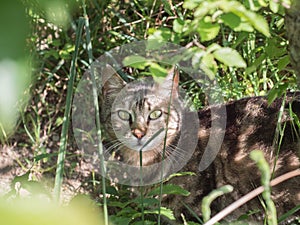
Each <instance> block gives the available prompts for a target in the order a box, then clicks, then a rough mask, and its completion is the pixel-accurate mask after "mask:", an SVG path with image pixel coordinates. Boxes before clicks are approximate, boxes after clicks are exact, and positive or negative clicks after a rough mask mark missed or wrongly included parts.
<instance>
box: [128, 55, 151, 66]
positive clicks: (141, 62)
mask: <svg viewBox="0 0 300 225" xmlns="http://www.w3.org/2000/svg"><path fill="white" fill-rule="evenodd" d="M123 64H124V66H131V67H134V68H138V69H145V67H146V66H147V65H148V64H149V62H148V60H147V59H146V58H145V57H143V56H139V55H130V56H127V57H125V58H124V60H123Z"/></svg>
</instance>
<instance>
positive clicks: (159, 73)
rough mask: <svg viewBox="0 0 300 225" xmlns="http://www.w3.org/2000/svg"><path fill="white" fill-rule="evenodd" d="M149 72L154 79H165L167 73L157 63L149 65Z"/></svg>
mask: <svg viewBox="0 0 300 225" xmlns="http://www.w3.org/2000/svg"><path fill="white" fill-rule="evenodd" d="M149 70H150V72H151V75H152V76H153V78H154V79H155V78H159V77H166V75H167V73H168V72H167V70H166V69H165V68H163V67H161V66H160V65H158V64H157V63H151V64H150V68H149Z"/></svg>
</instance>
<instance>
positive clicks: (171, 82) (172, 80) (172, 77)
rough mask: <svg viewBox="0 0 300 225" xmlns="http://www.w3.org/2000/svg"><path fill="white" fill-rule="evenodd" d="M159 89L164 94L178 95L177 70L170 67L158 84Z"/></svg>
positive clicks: (175, 96)
mask: <svg viewBox="0 0 300 225" xmlns="http://www.w3.org/2000/svg"><path fill="white" fill-rule="evenodd" d="M160 90H161V91H162V92H163V94H164V95H167V96H170V94H171V93H172V97H174V98H177V97H178V95H179V71H178V69H176V68H174V67H172V69H171V70H170V71H169V72H168V75H167V76H166V78H165V79H164V81H163V82H162V83H161V84H160Z"/></svg>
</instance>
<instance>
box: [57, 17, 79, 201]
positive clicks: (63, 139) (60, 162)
mask: <svg viewBox="0 0 300 225" xmlns="http://www.w3.org/2000/svg"><path fill="white" fill-rule="evenodd" d="M83 25H84V18H79V22H78V28H77V30H76V41H75V51H74V53H73V56H72V61H71V66H70V77H69V81H68V88H67V99H66V108H65V112H64V119H63V124H62V132H61V136H60V145H59V146H60V147H59V152H58V157H57V164H56V165H57V168H56V174H55V183H54V190H53V195H54V199H55V201H56V202H59V200H60V193H61V185H62V182H63V172H64V161H65V157H66V147H67V133H68V129H69V122H70V120H69V118H70V113H71V105H72V100H71V99H72V96H73V86H74V80H75V75H76V61H77V56H78V50H79V45H80V41H81V35H82V29H83Z"/></svg>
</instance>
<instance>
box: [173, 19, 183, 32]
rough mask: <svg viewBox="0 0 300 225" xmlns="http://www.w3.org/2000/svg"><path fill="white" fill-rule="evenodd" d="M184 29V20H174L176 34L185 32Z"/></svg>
mask: <svg viewBox="0 0 300 225" xmlns="http://www.w3.org/2000/svg"><path fill="white" fill-rule="evenodd" d="M183 27H184V20H182V19H180V18H177V19H176V20H174V22H173V30H174V32H176V33H181V32H182V31H183Z"/></svg>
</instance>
